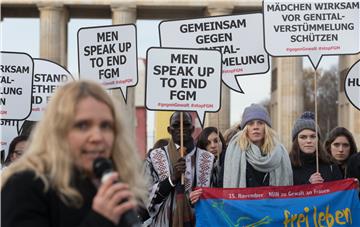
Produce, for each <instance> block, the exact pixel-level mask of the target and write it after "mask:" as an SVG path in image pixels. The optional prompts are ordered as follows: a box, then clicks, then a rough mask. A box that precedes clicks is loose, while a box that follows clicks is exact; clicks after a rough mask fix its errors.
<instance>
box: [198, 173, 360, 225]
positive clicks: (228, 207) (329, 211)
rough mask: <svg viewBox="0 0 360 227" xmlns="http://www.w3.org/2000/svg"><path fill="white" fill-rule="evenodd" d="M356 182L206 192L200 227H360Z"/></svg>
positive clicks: (214, 189)
mask: <svg viewBox="0 0 360 227" xmlns="http://www.w3.org/2000/svg"><path fill="white" fill-rule="evenodd" d="M357 187H358V183H357V181H355V179H346V180H340V181H332V182H327V183H322V184H309V185H298V186H281V187H257V188H224V189H220V188H204V190H203V194H202V195H201V198H200V200H199V201H198V202H197V203H196V205H195V213H196V225H198V226H283V227H293V226H298V227H308V226H315V227H320V226H360V216H359V215H358V214H360V202H359V197H358V191H357Z"/></svg>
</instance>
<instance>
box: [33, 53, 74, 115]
mask: <svg viewBox="0 0 360 227" xmlns="http://www.w3.org/2000/svg"><path fill="white" fill-rule="evenodd" d="M73 80H74V78H73V77H72V75H71V74H70V72H69V71H67V70H66V69H65V68H64V67H62V66H61V65H58V64H57V63H55V62H52V61H49V60H46V59H40V58H34V84H33V98H32V102H33V104H32V111H31V114H30V116H29V117H28V118H27V120H29V121H39V120H40V119H41V117H42V115H43V113H44V111H45V107H46V106H47V103H48V102H49V100H50V98H51V96H52V94H53V93H54V92H55V90H56V88H58V87H60V86H62V85H63V84H65V83H67V82H69V81H73Z"/></svg>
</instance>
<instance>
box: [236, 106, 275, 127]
mask: <svg viewBox="0 0 360 227" xmlns="http://www.w3.org/2000/svg"><path fill="white" fill-rule="evenodd" d="M252 120H262V121H263V122H265V123H266V124H267V125H269V126H270V127H271V119H270V116H269V113H268V112H267V110H266V109H265V108H264V107H263V106H261V105H259V104H254V103H253V104H251V105H250V106H248V107H246V108H245V110H244V113H243V115H242V120H241V123H240V127H241V128H242V129H243V128H244V127H245V125H246V124H247V123H249V122H250V121H252Z"/></svg>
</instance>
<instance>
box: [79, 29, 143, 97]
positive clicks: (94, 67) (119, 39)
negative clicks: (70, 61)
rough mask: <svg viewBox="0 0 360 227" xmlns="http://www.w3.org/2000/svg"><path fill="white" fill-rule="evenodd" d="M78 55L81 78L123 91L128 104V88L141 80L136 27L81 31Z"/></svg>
mask: <svg viewBox="0 0 360 227" xmlns="http://www.w3.org/2000/svg"><path fill="white" fill-rule="evenodd" d="M78 55H79V77H80V78H82V79H89V80H94V81H97V82H99V83H100V84H102V85H103V86H104V87H105V88H106V89H114V88H120V89H121V92H122V94H123V96H124V99H125V102H126V97H127V87H131V86H135V85H136V84H137V81H138V73H137V47H136V27H135V25H134V24H128V25H112V26H103V27H87V28H80V29H79V31H78Z"/></svg>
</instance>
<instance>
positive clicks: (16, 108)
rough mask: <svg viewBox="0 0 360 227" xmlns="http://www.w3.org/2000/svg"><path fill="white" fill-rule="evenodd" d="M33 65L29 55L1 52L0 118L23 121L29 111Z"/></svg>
mask: <svg viewBox="0 0 360 227" xmlns="http://www.w3.org/2000/svg"><path fill="white" fill-rule="evenodd" d="M33 70H34V63H33V60H32V58H31V57H30V55H28V54H25V53H17V52H5V51H4V52H1V65H0V71H1V74H0V84H1V87H0V95H1V97H0V108H1V109H0V118H1V119H7V120H23V119H25V118H27V117H28V116H29V114H30V111H31V96H32V85H33V77H32V76H33Z"/></svg>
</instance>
